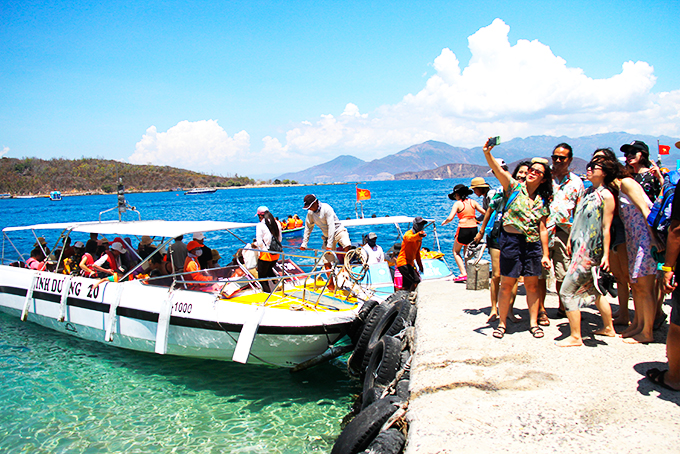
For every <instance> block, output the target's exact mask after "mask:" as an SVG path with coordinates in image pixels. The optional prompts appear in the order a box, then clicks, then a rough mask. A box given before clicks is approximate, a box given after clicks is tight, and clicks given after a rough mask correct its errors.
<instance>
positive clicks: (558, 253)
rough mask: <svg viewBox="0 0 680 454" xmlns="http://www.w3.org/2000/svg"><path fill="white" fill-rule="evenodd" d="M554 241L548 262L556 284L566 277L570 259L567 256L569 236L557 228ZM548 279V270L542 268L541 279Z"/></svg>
mask: <svg viewBox="0 0 680 454" xmlns="http://www.w3.org/2000/svg"><path fill="white" fill-rule="evenodd" d="M554 238H555V241H554V243H555V244H553V246H552V247H551V248H550V251H549V253H550V260H551V261H552V266H553V268H554V270H555V280H556V281H557V282H562V281H564V276H566V275H567V270H568V269H569V263H570V262H571V258H570V257H569V256H568V255H567V241H569V234H568V233H567V232H565V231H564V230H562V229H561V228H559V227H557V228H556V229H555V236H554ZM549 277H550V270H549V269H545V268H543V271H542V272H541V279H548V278H549Z"/></svg>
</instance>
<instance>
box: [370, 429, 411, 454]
mask: <svg viewBox="0 0 680 454" xmlns="http://www.w3.org/2000/svg"><path fill="white" fill-rule="evenodd" d="M405 444H406V437H404V435H403V434H402V433H401V432H400V431H399V430H398V429H394V428H392V429H387V430H386V431H384V432H380V433H379V434H378V436H377V437H375V440H373V441H372V442H371V444H370V445H368V448H367V449H366V450H365V451H364V453H367V454H369V453H370V454H399V453H400V452H401V451H402V449H404V445H405Z"/></svg>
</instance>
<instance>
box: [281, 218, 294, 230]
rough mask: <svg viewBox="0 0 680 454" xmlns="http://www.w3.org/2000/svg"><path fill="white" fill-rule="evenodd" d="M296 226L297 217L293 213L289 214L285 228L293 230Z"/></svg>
mask: <svg viewBox="0 0 680 454" xmlns="http://www.w3.org/2000/svg"><path fill="white" fill-rule="evenodd" d="M294 228H295V219H293V215H292V214H289V215H288V219H286V228H284V229H283V230H293V229H294Z"/></svg>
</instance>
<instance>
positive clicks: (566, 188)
mask: <svg viewBox="0 0 680 454" xmlns="http://www.w3.org/2000/svg"><path fill="white" fill-rule="evenodd" d="M551 158H552V177H553V179H552V187H553V199H552V202H550V215H549V216H548V222H547V224H546V227H547V229H548V248H549V250H550V262H551V263H552V268H551V269H545V270H543V274H542V275H541V277H540V279H539V280H538V291H539V294H540V296H539V300H538V302H539V307H538V324H539V325H543V326H548V325H550V320H549V319H548V314H547V312H546V310H545V296H546V292H547V279H548V278H549V277H550V274H551V271H553V272H554V274H555V289H556V290H557V294H558V295H559V293H560V287H562V282H563V281H564V276H565V274H566V272H567V267H568V266H569V260H570V259H569V255H568V254H567V239H568V238H569V233H570V232H571V225H572V221H573V219H574V211H575V209H576V205H577V204H578V203H579V201H580V200H581V197H583V192H584V190H583V181H582V180H581V179H580V178H579V177H578V176H577V175H576V174H575V173H573V172H571V171H569V166H571V163H572V161H573V159H574V152H573V150H572V148H571V146H570V145H569V144H567V143H560V144H558V145H557V146H555V148H554V149H553V152H552V156H551ZM559 301H560V306H559V308H558V310H557V318H563V317H566V314H565V312H564V304H563V302H562V299H561V298H560V300H559Z"/></svg>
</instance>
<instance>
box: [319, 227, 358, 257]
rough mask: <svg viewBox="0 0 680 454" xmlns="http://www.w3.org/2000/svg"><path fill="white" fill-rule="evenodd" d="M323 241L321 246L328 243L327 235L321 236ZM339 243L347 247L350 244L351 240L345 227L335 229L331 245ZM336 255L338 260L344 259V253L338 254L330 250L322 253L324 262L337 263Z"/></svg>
mask: <svg viewBox="0 0 680 454" xmlns="http://www.w3.org/2000/svg"><path fill="white" fill-rule="evenodd" d="M321 239H322V241H323V247H326V245H327V244H328V237H325V236H324V237H321ZM338 244H339V245H340V246H341V247H343V248H347V247H349V246H351V245H352V242H351V241H350V240H349V233H348V232H347V229H346V228H344V227H343V228H342V229H338V230H336V231H335V236H334V237H333V247H335V246H337V245H338ZM336 255H337V256H338V258H339V259H340V260H344V257H345V254H344V253H342V254H338V253H337V252H336V253H335V254H333V253H332V252H326V253H324V256H323V258H324V263H337V261H338V260H337V259H336Z"/></svg>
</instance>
